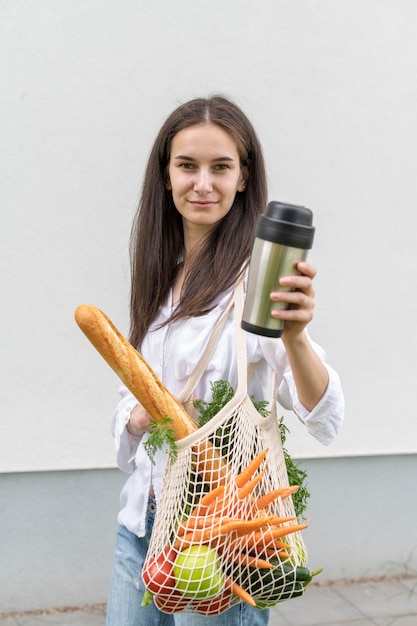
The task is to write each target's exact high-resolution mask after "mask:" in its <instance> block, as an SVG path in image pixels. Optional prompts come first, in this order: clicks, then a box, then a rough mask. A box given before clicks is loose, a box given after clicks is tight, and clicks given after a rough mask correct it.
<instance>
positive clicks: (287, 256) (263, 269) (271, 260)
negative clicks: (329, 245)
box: [242, 201, 315, 337]
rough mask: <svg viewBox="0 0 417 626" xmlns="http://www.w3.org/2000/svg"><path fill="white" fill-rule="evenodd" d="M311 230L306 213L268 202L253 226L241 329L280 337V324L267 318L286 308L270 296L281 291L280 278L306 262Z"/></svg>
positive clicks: (301, 208) (278, 203)
mask: <svg viewBox="0 0 417 626" xmlns="http://www.w3.org/2000/svg"><path fill="white" fill-rule="evenodd" d="M314 230H315V229H314V227H313V213H312V211H311V210H310V209H307V208H306V207H302V206H296V205H293V204H286V203H283V202H275V201H274V202H269V204H268V206H267V208H266V211H265V213H264V214H263V215H261V216H260V217H259V218H258V222H257V224H256V230H255V241H254V244H253V248H252V254H251V259H250V265H249V276H248V285H247V291H246V300H245V306H244V310H243V316H242V328H244V329H245V330H247V331H249V332H251V333H256V334H257V335H264V336H266V337H280V336H281V335H282V331H283V328H284V322H283V321H282V320H278V319H275V318H273V317H271V310H272V309H284V308H286V306H287V305H286V304H285V303H280V302H272V301H271V299H270V293H271V291H276V290H282V289H283V287H281V286H280V284H279V279H280V277H281V276H290V275H292V274H297V270H296V267H295V266H296V263H297V262H298V261H304V260H305V259H306V257H307V251H308V250H309V249H310V248H311V247H312V245H313V238H314Z"/></svg>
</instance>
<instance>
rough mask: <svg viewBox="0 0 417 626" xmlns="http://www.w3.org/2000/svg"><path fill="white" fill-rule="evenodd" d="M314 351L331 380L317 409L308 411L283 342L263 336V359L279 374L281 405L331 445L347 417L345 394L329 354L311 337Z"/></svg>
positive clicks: (325, 443) (278, 396)
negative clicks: (345, 416) (328, 356)
mask: <svg viewBox="0 0 417 626" xmlns="http://www.w3.org/2000/svg"><path fill="white" fill-rule="evenodd" d="M309 341H310V343H311V345H312V347H313V349H314V351H315V352H316V354H317V355H318V356H319V358H320V360H321V361H322V363H323V364H324V365H325V367H326V369H327V371H328V374H329V382H328V385H327V389H326V391H325V393H324V394H323V396H322V397H321V399H320V400H319V402H318V403H317V404H316V406H315V407H314V409H312V410H311V411H309V410H308V409H306V407H305V406H304V405H303V404H302V402H301V401H300V399H299V397H298V394H297V388H296V386H295V381H294V377H293V374H292V371H291V368H290V366H289V363H288V358H287V355H286V352H285V349H284V346H283V344H282V342H276V341H271V340H270V339H265V340H263V339H260V344H261V350H262V353H263V355H264V358H265V359H266V360H267V361H268V362H269V364H270V365H271V367H272V368H273V369H274V370H275V371H276V373H277V395H276V399H277V401H278V402H279V404H280V405H281V406H282V407H283V408H285V409H288V410H292V411H294V413H295V414H296V415H297V417H298V418H299V419H300V421H301V422H302V423H303V424H304V425H305V426H306V428H307V430H308V432H309V433H310V435H312V436H313V437H315V438H316V439H317V440H318V441H319V442H320V443H322V444H323V445H329V444H330V443H331V442H332V441H333V440H334V439H335V437H336V435H337V434H338V433H339V431H340V428H341V426H342V422H343V417H344V408H345V402H344V396H343V391H342V386H341V383H340V378H339V375H338V374H337V372H336V371H335V370H334V369H333V368H332V367H331V366H330V365H328V364H327V363H326V354H325V352H324V350H323V348H321V347H320V346H319V345H318V344H316V343H314V342H313V341H311V340H310V339H309Z"/></svg>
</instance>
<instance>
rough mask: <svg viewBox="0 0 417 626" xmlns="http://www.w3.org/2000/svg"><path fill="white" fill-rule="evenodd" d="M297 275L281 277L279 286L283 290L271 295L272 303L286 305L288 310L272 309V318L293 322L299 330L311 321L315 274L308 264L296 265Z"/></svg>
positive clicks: (313, 268) (314, 270)
mask: <svg viewBox="0 0 417 626" xmlns="http://www.w3.org/2000/svg"><path fill="white" fill-rule="evenodd" d="M297 270H298V271H299V272H300V274H299V275H293V276H283V277H282V278H281V279H280V285H281V287H283V290H279V291H274V292H272V293H271V300H272V302H279V303H282V304H284V305H287V307H288V308H285V309H282V308H278V309H274V310H272V311H271V315H272V317H276V318H278V319H282V320H286V321H291V322H294V324H296V325H297V326H299V330H301V329H302V328H303V327H304V326H305V325H306V324H308V323H309V322H310V321H311V320H312V319H313V313H314V296H315V292H314V287H313V279H314V277H315V276H316V274H317V271H316V269H315V267H313V266H312V265H310V264H309V263H305V262H300V263H298V264H297Z"/></svg>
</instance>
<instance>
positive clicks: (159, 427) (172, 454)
mask: <svg viewBox="0 0 417 626" xmlns="http://www.w3.org/2000/svg"><path fill="white" fill-rule="evenodd" d="M149 424H150V426H151V427H152V431H151V434H150V435H149V438H148V440H147V441H145V443H144V444H143V445H144V448H145V450H146V453H147V455H148V456H149V458H150V459H151V461H152V463H155V454H156V452H157V450H160V449H161V448H162V447H163V445H164V444H166V445H167V447H168V457H169V462H170V463H174V461H175V460H176V458H177V454H178V451H177V444H176V442H175V434H174V430H173V428H172V426H171V424H172V419H171V418H170V417H168V416H167V415H165V416H164V417H163V418H162V419H160V420H156V419H151V420H150V422H149Z"/></svg>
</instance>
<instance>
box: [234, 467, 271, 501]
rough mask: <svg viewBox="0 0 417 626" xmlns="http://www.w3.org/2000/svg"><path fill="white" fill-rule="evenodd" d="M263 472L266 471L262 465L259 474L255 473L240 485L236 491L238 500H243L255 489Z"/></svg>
mask: <svg viewBox="0 0 417 626" xmlns="http://www.w3.org/2000/svg"><path fill="white" fill-rule="evenodd" d="M265 472H266V467H264V469H263V470H262V472H259V474H256V476H254V477H253V478H251V479H250V480H248V481H247V482H246V483H245V484H244V485H243V487H240V489H239V491H238V498H239V500H244V498H247V497H248V496H249V494H251V493H252V491H253V490H254V489H255V487H256V485H257V484H258V483H260V481H261V480H262V476H263V475H264V474H265Z"/></svg>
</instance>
